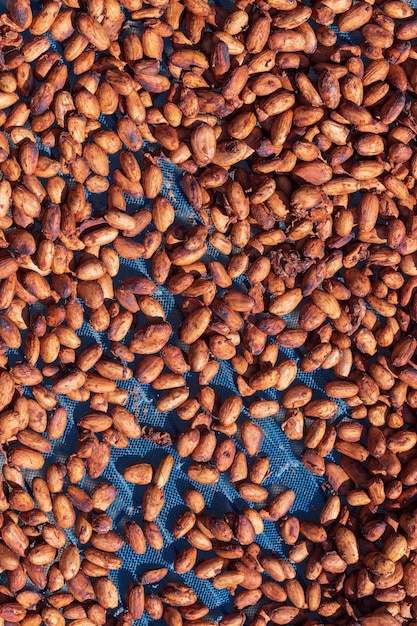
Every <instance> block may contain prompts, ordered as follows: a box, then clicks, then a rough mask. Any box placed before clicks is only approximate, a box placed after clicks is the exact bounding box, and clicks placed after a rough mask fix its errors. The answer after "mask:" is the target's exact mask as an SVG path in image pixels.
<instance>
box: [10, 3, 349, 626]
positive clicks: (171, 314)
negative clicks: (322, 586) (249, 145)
mask: <svg viewBox="0 0 417 626" xmlns="http://www.w3.org/2000/svg"><path fill="white" fill-rule="evenodd" d="M0 4H3V3H2V2H1V3H0ZM33 9H34V12H36V6H35V4H34V5H33ZM2 10H4V7H3V8H2ZM128 24H129V26H130V27H131V28H132V29H136V27H137V25H136V24H135V23H133V22H132V21H130V22H128ZM52 47H53V48H54V49H57V50H58V51H59V52H60V53H62V46H61V45H60V44H58V43H57V42H55V41H52ZM70 78H72V79H73V78H74V77H70ZM116 119H117V118H116V116H101V118H100V122H101V123H102V126H103V128H106V127H107V128H114V126H115V121H116ZM40 148H41V150H42V153H43V154H48V153H50V154H52V155H55V150H54V149H52V150H46V149H45V148H44V147H43V146H41V145H40ZM156 148H157V146H145V150H149V151H152V149H156ZM112 165H113V166H114V167H117V165H118V159H117V157H115V158H112ZM159 165H160V167H161V169H162V171H163V175H164V185H163V188H162V191H161V194H162V195H164V196H165V197H167V198H168V199H169V200H170V201H171V202H172V203H173V205H174V208H175V212H176V222H177V223H180V224H181V223H182V224H184V225H186V226H187V227H190V226H192V225H194V224H197V223H198V222H199V216H198V214H196V213H195V212H194V210H193V209H192V207H191V206H190V205H189V204H188V202H187V200H186V198H185V195H184V193H183V191H182V188H181V178H182V176H183V171H182V170H181V169H180V168H178V167H176V166H174V165H172V164H171V163H169V162H167V161H165V160H163V159H159ZM68 182H69V185H70V184H71V183H70V181H68ZM87 198H88V201H89V202H91V203H92V205H93V209H94V211H95V213H96V214H97V213H99V212H100V211H102V210H103V207H104V206H105V195H104V196H102V195H96V194H89V193H87ZM126 201H127V206H128V211H131V212H132V211H135V210H137V209H138V208H139V207H140V206H143V207H145V208H150V207H151V206H152V201H151V200H146V199H142V200H140V201H134V200H132V198H128V197H127V198H126ZM151 228H152V224H151V225H150V227H149V228H148V229H147V230H149V229H151ZM145 233H146V230H145V232H144V233H143V234H145ZM139 239H140V237H139ZM207 258H211V259H218V260H220V261H226V258H225V257H222V255H221V254H220V253H219V252H218V251H217V250H216V249H215V248H213V247H212V246H211V245H209V249H208V253H207ZM133 275H143V276H147V277H150V261H145V260H143V259H139V260H135V261H126V260H123V259H121V267H120V273H119V275H118V276H117V278H116V279H115V287H116V286H117V285H118V284H119V283H120V282H121V281H122V280H123V279H124V278H126V277H128V276H133ZM233 286H234V288H236V289H238V290H242V291H245V290H247V289H248V287H249V282H248V281H246V279H245V278H244V277H240V278H238V279H236V280H234V281H233ZM153 296H154V297H155V298H156V299H157V300H158V301H159V302H160V303H161V305H162V306H163V308H164V311H165V313H166V316H167V321H168V322H169V323H170V324H171V325H172V328H173V330H174V333H173V336H172V338H171V342H172V343H173V344H176V345H181V344H179V342H178V340H177V337H176V332H175V331H176V329H177V328H178V326H179V324H180V323H181V321H182V320H183V317H184V316H183V313H182V311H181V308H180V298H177V297H174V296H173V295H171V294H170V293H169V292H168V291H167V289H165V288H164V287H158V288H157V291H156V292H155V293H154V294H153ZM39 310H40V309H39V307H38V306H35V307H31V314H33V313H36V312H38V311H39ZM145 321H146V320H145V319H143V320H142V321H140V320H139V321H138V322H137V327H138V326H140V325H141V324H143V323H145ZM295 325H296V316H290V317H289V318H288V319H287V326H288V327H292V326H295ZM79 335H80V337H81V338H82V347H81V348H80V349H79V350H77V353H79V352H80V351H81V350H82V349H83V348H85V347H87V346H88V345H92V344H95V343H100V344H102V346H103V348H104V354H105V355H106V354H110V353H109V341H108V340H107V337H106V334H105V333H97V332H95V331H94V330H93V329H92V327H91V326H90V325H89V324H88V321H86V322H84V324H83V326H82V328H81V330H80V331H79ZM129 337H131V333H130V335H129V336H128V337H127V343H128V340H129ZM271 341H272V340H271ZM181 347H182V348H183V349H186V346H184V345H181ZM279 352H280V356H279V360H283V359H285V358H291V359H294V360H295V361H296V362H299V361H300V359H301V358H302V351H301V350H290V349H285V348H282V349H281V348H280V351H279ZM22 359H23V353H21V352H20V351H12V352H11V354H10V360H11V362H13V361H15V360H22ZM330 377H331V373H330V372H329V371H323V370H317V371H315V372H313V373H311V374H304V373H302V372H300V371H299V375H298V378H297V380H296V381H295V383H294V384H297V383H300V382H302V383H305V384H306V385H308V386H309V387H311V388H312V389H313V390H314V392H315V395H314V396H313V397H317V398H319V397H323V396H324V395H325V394H324V392H323V386H324V383H325V382H326V381H327V380H329V379H330ZM235 378H236V375H235V374H234V372H233V370H232V368H231V366H230V364H229V363H228V362H225V361H221V362H220V367H219V371H218V373H217V375H216V377H215V378H214V380H213V381H212V383H211V386H212V387H213V388H214V389H215V390H216V392H217V393H218V395H219V397H220V398H221V399H224V398H226V397H227V396H228V395H230V394H232V393H236V394H237V393H238V391H237V388H236V384H235ZM186 380H187V385H188V386H189V387H190V396H191V397H193V396H196V395H197V391H198V385H197V375H196V374H194V373H192V372H191V373H188V374H187V375H186ZM118 386H119V387H121V388H123V389H126V390H127V391H128V392H129V400H128V403H127V405H126V406H127V408H128V409H129V410H130V411H132V412H133V413H134V414H135V415H136V416H137V418H138V421H139V422H140V424H141V425H145V424H147V425H150V426H153V427H155V428H157V429H161V430H166V431H168V432H170V433H171V434H172V435H173V436H174V437H175V435H178V434H179V433H180V432H181V431H183V430H184V429H185V428H187V426H188V424H187V422H184V421H181V420H180V419H178V417H177V416H176V414H175V412H172V413H168V414H165V413H160V412H158V411H157V409H156V407H155V401H156V399H157V398H158V393H156V392H155V391H154V390H153V389H152V387H151V386H150V385H141V384H139V383H138V382H137V381H136V380H135V379H131V380H129V381H124V382H119V383H118ZM27 392H28V394H30V390H29V389H28V390H27ZM281 396H282V393H281V392H276V391H274V390H268V391H266V392H264V393H260V394H256V398H272V399H276V400H278V402H279V401H280V399H281ZM254 398H255V396H253V397H251V398H247V399H246V400H245V401H244V410H243V415H242V418H241V419H249V417H250V416H249V413H248V411H247V406H248V405H249V404H250V402H252V401H253V400H254ZM59 403H60V405H62V406H64V407H65V408H66V409H67V411H68V415H69V420H68V426H67V429H66V431H65V434H64V436H63V437H62V439H60V440H59V441H55V442H52V451H51V453H50V454H49V455H48V458H47V463H46V467H47V466H48V464H50V463H52V462H58V461H62V462H63V461H65V459H66V458H67V457H68V455H69V454H71V453H73V452H75V447H76V442H77V426H76V422H77V421H78V419H79V418H80V416H81V415H83V414H85V413H87V412H88V411H89V405H88V403H83V404H79V403H76V402H72V401H70V400H68V399H67V398H66V397H65V396H59ZM339 404H340V411H339V414H338V417H337V419H340V418H341V417H342V416H344V415H346V414H347V413H346V407H345V406H344V405H343V403H341V402H340V403H339ZM283 415H284V411H283V410H280V412H279V413H278V414H277V415H276V416H273V417H271V418H267V419H263V420H261V421H258V423H259V424H260V425H261V426H262V429H263V431H264V433H265V438H264V442H263V445H262V450H261V455H267V456H269V457H270V463H271V472H270V475H269V477H268V478H267V479H266V480H265V482H264V483H263V485H264V486H266V487H267V488H268V490H269V492H270V494H271V496H272V495H274V494H276V493H278V492H279V491H281V490H282V489H284V488H287V487H290V488H292V489H293V490H294V491H295V493H296V500H295V503H294V506H293V508H292V512H294V513H295V514H296V515H297V516H299V517H301V518H303V517H309V518H311V519H317V516H318V513H319V512H320V510H321V508H322V505H323V503H324V501H325V499H326V488H325V485H324V483H323V480H322V479H320V478H317V477H315V476H313V475H312V474H311V473H310V472H309V471H308V470H307V469H306V468H305V467H304V466H303V464H302V463H301V462H300V460H299V458H300V453H301V451H302V443H301V442H293V441H289V440H288V439H287V437H286V436H285V434H284V433H283V431H282V428H281V423H282V420H283ZM235 439H236V444H237V447H238V449H243V448H242V446H241V444H240V441H239V435H237V436H236V438H235ZM167 452H169V453H170V454H172V455H173V457H174V459H175V464H174V469H173V472H172V474H171V477H170V480H169V482H168V484H167V485H166V486H165V494H166V501H165V506H164V508H163V510H162V513H161V514H160V515H159V517H158V520H157V523H158V525H159V527H160V528H161V530H162V535H163V539H164V547H163V549H162V550H161V551H160V552H157V551H155V550H153V549H151V548H149V547H148V548H147V550H146V553H145V554H143V555H142V556H138V555H136V554H134V553H133V551H132V550H131V549H130V547H129V546H128V545H127V544H126V545H125V547H124V548H123V549H122V550H121V551H120V552H119V553H118V554H119V555H120V556H121V557H122V558H123V566H122V568H121V569H120V570H116V571H112V572H111V577H112V578H113V579H114V581H115V582H116V583H117V584H118V588H119V590H120V595H121V600H122V601H123V602H124V600H125V594H126V591H127V587H128V585H129V584H130V583H131V582H133V581H135V580H138V579H139V578H140V575H141V574H142V573H143V572H144V571H146V570H148V569H154V568H157V567H166V568H168V570H169V574H168V579H169V578H172V579H178V578H179V577H178V575H177V574H176V573H175V572H174V570H173V561H174V558H175V555H176V554H177V553H178V552H179V551H180V550H182V549H183V548H184V547H185V546H186V545H188V544H187V541H186V539H185V538H182V539H178V540H175V539H174V538H173V536H172V534H171V529H172V528H173V525H174V521H175V518H176V516H177V515H178V514H179V513H180V512H181V511H183V510H184V508H185V504H184V502H183V493H184V490H185V489H186V488H187V486H192V482H191V481H190V480H189V479H188V478H187V475H186V467H187V465H188V463H189V460H188V459H183V458H180V457H179V456H178V455H177V454H176V450H175V445H173V446H170V447H168V448H164V449H162V448H158V447H157V446H156V445H155V444H154V443H153V442H151V441H149V440H146V439H143V438H141V439H138V440H130V443H129V446H128V448H126V449H123V450H120V449H117V448H112V458H111V462H110V463H109V465H108V467H107V468H106V470H105V472H104V474H103V475H102V476H101V477H100V479H99V480H98V481H92V480H91V479H89V478H88V477H86V478H85V479H84V480H83V481H82V483H81V485H80V486H81V487H82V488H85V489H86V491H87V492H90V491H91V489H92V487H93V486H94V484H96V483H97V482H101V481H103V480H107V481H109V482H111V483H113V484H114V485H115V486H116V487H117V489H118V495H117V498H116V500H115V501H114V502H113V504H112V505H111V507H110V509H109V510H108V513H109V514H110V515H111V516H112V518H113V519H114V528H115V530H117V531H118V532H120V534H121V535H123V526H124V523H125V522H126V521H127V520H128V519H133V520H135V521H137V522H138V523H139V524H142V523H143V518H142V515H141V500H142V495H143V491H144V488H142V487H138V486H133V485H131V484H128V483H126V482H125V481H124V479H123V476H122V471H123V469H124V468H125V467H126V466H127V465H129V464H132V463H134V462H138V461H148V462H150V463H151V464H152V466H153V467H154V468H155V467H156V466H157V463H158V462H159V461H160V460H161V459H162V458H163V456H164V455H165V454H166V453H167ZM26 477H27V484H28V488H29V489H30V484H31V479H32V477H33V474H32V473H30V472H27V473H26ZM194 486H198V485H194ZM198 488H199V489H201V491H202V493H203V495H204V498H205V501H206V503H207V507H208V512H209V513H211V514H213V515H218V516H222V515H223V514H225V513H227V512H229V511H233V512H240V511H242V509H243V508H244V507H245V506H248V503H247V502H246V501H244V500H242V499H241V498H240V496H239V494H238V492H237V491H236V489H235V487H234V486H233V484H232V483H231V482H230V481H229V480H228V475H227V472H226V473H225V474H222V475H221V477H220V480H219V481H218V482H217V483H216V484H214V485H210V486H198ZM51 519H52V518H51ZM68 538H69V540H70V541H72V542H74V543H77V541H76V538H75V536H74V535H73V534H72V532H68ZM256 541H257V542H258V543H259V545H260V546H261V547H262V548H264V549H265V550H270V551H273V552H276V553H277V554H279V555H282V556H285V555H286V549H285V547H284V546H283V545H282V542H281V539H280V536H279V533H278V529H277V524H276V523H274V522H265V532H264V533H263V534H262V535H260V536H258V537H257V539H256ZM81 548H82V546H81ZM199 556H200V557H201V558H203V557H204V558H206V556H207V553H201V554H200V555H199ZM300 574H301V575H302V573H301V572H300ZM182 579H183V580H184V582H185V583H186V584H189V585H191V586H192V587H194V589H195V590H196V592H197V594H198V597H199V599H200V600H201V601H202V602H204V603H206V604H207V605H208V606H209V607H210V614H209V615H210V617H212V618H213V619H219V618H220V617H221V616H222V615H225V614H227V613H229V612H231V611H232V610H233V606H232V601H231V599H230V596H229V593H228V592H227V591H226V590H224V591H218V590H216V589H214V587H213V586H212V585H211V583H210V582H209V581H205V580H200V579H197V578H196V577H195V576H194V574H193V573H192V572H190V573H188V574H185V575H183V576H182ZM165 582H166V581H162V583H161V585H162V586H163V585H164V584H165ZM157 588H158V586H152V585H150V586H147V588H146V592H147V593H151V592H153V591H154V590H155V589H157ZM116 614H117V611H116ZM147 621H148V616H147V614H146V613H145V614H144V616H143V618H142V619H141V620H140V623H141V624H146V623H147Z"/></svg>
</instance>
